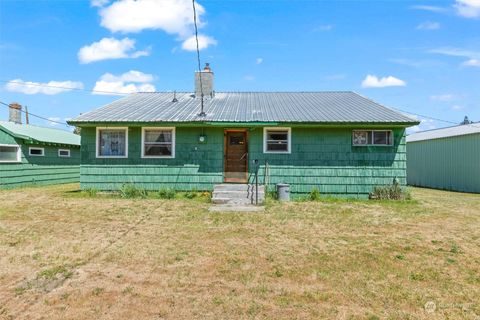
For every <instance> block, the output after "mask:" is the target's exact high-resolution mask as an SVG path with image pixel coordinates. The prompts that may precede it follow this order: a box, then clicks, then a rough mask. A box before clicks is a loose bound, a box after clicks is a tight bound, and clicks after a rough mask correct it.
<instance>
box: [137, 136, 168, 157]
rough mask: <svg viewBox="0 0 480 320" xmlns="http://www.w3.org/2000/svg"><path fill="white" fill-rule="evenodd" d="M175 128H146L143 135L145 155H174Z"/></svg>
mask: <svg viewBox="0 0 480 320" xmlns="http://www.w3.org/2000/svg"><path fill="white" fill-rule="evenodd" d="M173 143H174V131H173V129H145V130H144V137H143V144H144V146H143V156H144V157H173V148H174V146H173Z"/></svg>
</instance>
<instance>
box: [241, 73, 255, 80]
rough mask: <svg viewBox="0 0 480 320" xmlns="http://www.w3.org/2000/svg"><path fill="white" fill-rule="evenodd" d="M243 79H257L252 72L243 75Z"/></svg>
mask: <svg viewBox="0 0 480 320" xmlns="http://www.w3.org/2000/svg"><path fill="white" fill-rule="evenodd" d="M243 79H244V80H246V81H253V80H255V77H254V76H252V75H250V74H247V75H245V76H244V77H243Z"/></svg>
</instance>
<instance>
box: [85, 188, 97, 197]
mask: <svg viewBox="0 0 480 320" xmlns="http://www.w3.org/2000/svg"><path fill="white" fill-rule="evenodd" d="M85 193H86V194H87V195H88V196H89V197H95V196H96V195H97V193H98V189H95V188H88V189H85Z"/></svg>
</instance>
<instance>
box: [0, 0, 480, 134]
mask: <svg viewBox="0 0 480 320" xmlns="http://www.w3.org/2000/svg"><path fill="white" fill-rule="evenodd" d="M192 2H193V3H195V0H192ZM194 12H195V5H194ZM194 22H195V35H196V41H197V62H198V69H199V73H200V74H199V80H200V93H201V96H202V97H201V104H202V112H203V85H202V73H201V70H200V69H201V63H200V50H199V46H198V37H197V24H196V14H195V13H194ZM0 82H3V83H14V84H19V85H23V86H37V87H46V88H57V89H67V90H77V91H84V92H91V93H95V92H97V93H108V94H115V95H127V94H129V93H125V92H115V91H101V90H88V89H81V88H71V87H62V86H52V85H47V84H41V83H25V82H18V81H7V80H0ZM1 104H4V105H6V106H8V104H5V103H3V102H1ZM390 108H391V109H394V110H396V111H399V112H403V113H408V114H411V115H415V116H418V117H422V118H426V119H431V120H435V121H439V122H444V123H448V124H454V125H459V123H458V122H454V121H449V120H443V119H439V118H435V117H431V116H426V115H423V114H419V113H415V112H411V111H406V110H402V109H398V108H395V107H391V106H390ZM21 111H22V112H24V113H26V112H25V111H24V110H21ZM28 114H29V115H32V116H34V117H37V118H40V119H43V120H47V121H50V122H54V123H58V124H62V125H66V126H70V125H69V124H67V123H63V122H56V121H52V120H49V119H48V118H44V117H42V116H38V115H35V114H33V113H28ZM470 125H472V124H470ZM472 126H473V127H475V128H479V127H478V126H474V125H472Z"/></svg>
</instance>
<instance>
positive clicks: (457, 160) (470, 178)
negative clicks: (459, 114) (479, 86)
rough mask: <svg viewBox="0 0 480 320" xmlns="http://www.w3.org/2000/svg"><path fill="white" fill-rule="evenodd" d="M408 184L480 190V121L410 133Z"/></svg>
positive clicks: (459, 189)
mask: <svg viewBox="0 0 480 320" xmlns="http://www.w3.org/2000/svg"><path fill="white" fill-rule="evenodd" d="M407 183H408V184H409V185H412V186H420V187H428V188H435V189H444V190H452V191H462V192H475V193H480V123H473V124H465V125H458V126H454V127H449V128H442V129H435V130H429V131H424V132H418V133H415V134H412V135H409V136H407Z"/></svg>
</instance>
